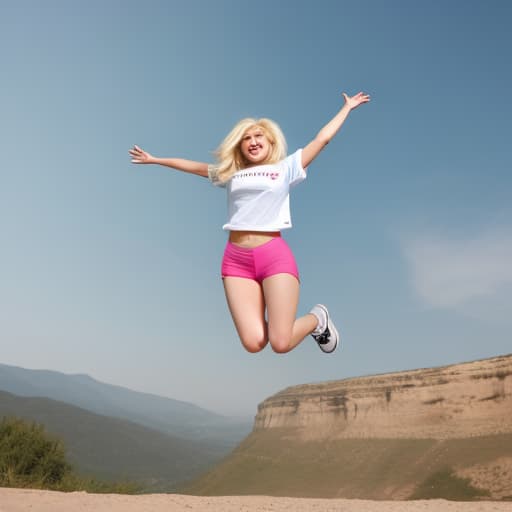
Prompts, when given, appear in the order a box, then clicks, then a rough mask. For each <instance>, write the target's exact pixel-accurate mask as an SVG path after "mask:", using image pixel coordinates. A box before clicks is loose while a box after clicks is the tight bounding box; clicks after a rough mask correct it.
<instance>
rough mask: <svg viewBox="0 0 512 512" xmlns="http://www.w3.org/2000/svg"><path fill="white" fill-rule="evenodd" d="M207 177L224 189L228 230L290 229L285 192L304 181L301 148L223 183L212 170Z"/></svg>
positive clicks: (288, 207) (288, 205) (225, 225)
mask: <svg viewBox="0 0 512 512" xmlns="http://www.w3.org/2000/svg"><path fill="white" fill-rule="evenodd" d="M208 177H209V178H210V180H211V182H212V183H213V184H214V185H217V186H223V187H226V189H227V199H228V222H227V223H226V224H224V226H222V229H225V230H230V231H280V230H281V229H286V228H291V227H292V221H291V217H290V196H289V190H290V188H291V187H293V186H295V185H297V184H298V183H300V182H301V181H304V180H305V179H306V171H305V170H304V169H303V168H302V149H299V150H298V151H296V152H295V153H293V154H292V155H289V156H287V157H286V158H285V159H284V160H281V161H280V162H277V163H275V164H265V165H258V166H255V167H249V168H248V169H242V170H240V171H237V172H236V173H235V174H233V176H232V177H231V179H230V180H229V181H228V182H226V183H220V182H219V181H218V180H217V176H216V173H215V167H210V168H209V169H208Z"/></svg>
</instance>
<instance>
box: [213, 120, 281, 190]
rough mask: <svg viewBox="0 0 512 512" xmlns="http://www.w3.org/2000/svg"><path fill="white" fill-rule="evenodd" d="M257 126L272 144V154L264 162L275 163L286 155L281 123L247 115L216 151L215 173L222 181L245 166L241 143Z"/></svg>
mask: <svg viewBox="0 0 512 512" xmlns="http://www.w3.org/2000/svg"><path fill="white" fill-rule="evenodd" d="M256 127H257V128H261V130H262V131H263V133H264V134H265V137H267V139H268V141H269V142H270V144H271V151H270V154H269V156H268V158H267V159H266V160H265V162H264V163H266V164H273V163H276V162H279V161H280V160H283V158H285V157H286V150H287V148H286V139H285V137H284V135H283V132H282V131H281V128H280V127H279V125H278V124H277V123H276V122H275V121H272V120H271V119H267V118H262V119H253V118H252V117H247V118H245V119H242V120H241V121H238V123H237V124H236V125H235V126H234V127H233V129H232V130H231V131H230V132H229V133H228V134H227V136H226V138H225V139H224V140H223V141H222V142H221V144H220V146H219V147H218V148H217V150H216V151H215V153H214V154H215V156H216V158H217V162H218V163H217V165H215V171H216V173H215V174H216V179H217V180H218V181H219V182H220V183H225V182H226V181H228V180H229V179H230V178H231V176H233V174H235V172H237V171H239V170H240V169H243V168H244V167H245V160H244V158H243V155H242V151H241V150H240V143H241V142H242V138H243V136H244V135H245V133H246V132H247V131H248V130H250V129H251V128H256Z"/></svg>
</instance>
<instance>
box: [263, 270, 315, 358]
mask: <svg viewBox="0 0 512 512" xmlns="http://www.w3.org/2000/svg"><path fill="white" fill-rule="evenodd" d="M262 285H263V293H264V296H265V303H266V306H267V317H268V337H269V341H270V345H271V346H272V349H273V350H274V352H278V353H285V352H289V351H290V350H292V349H293V348H295V347H296V346H297V345H298V344H299V343H300V342H301V341H302V340H303V339H304V338H305V337H306V336H307V335H308V334H311V333H312V332H313V330H314V329H315V327H316V326H317V324H318V320H317V318H316V317H315V316H314V315H312V314H307V315H304V316H302V317H300V318H297V319H296V318H295V316H296V314H297V305H298V303H299V288H300V285H299V281H298V280H297V279H296V278H295V276H292V275H291V274H276V275H273V276H270V277H267V278H266V279H264V280H263V283H262Z"/></svg>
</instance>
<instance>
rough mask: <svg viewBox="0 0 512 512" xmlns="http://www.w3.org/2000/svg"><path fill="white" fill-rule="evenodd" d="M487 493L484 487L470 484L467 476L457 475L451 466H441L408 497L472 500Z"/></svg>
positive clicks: (417, 498) (485, 495)
mask: <svg viewBox="0 0 512 512" xmlns="http://www.w3.org/2000/svg"><path fill="white" fill-rule="evenodd" d="M489 495H490V493H489V491H487V490H486V489H478V488H476V487H474V486H472V485H471V482H470V480H469V478H460V477H458V476H457V475H456V474H455V473H454V471H453V469H452V468H443V469H441V470H439V471H436V472H435V473H432V474H431V475H430V476H429V477H428V478H427V479H426V480H425V481H424V482H423V483H422V484H421V485H420V486H419V487H418V488H417V489H416V491H415V492H414V493H413V495H412V496H411V497H410V498H409V499H412V500H428V499H445V500H454V501H473V500H476V499H479V498H482V497H488V496H489Z"/></svg>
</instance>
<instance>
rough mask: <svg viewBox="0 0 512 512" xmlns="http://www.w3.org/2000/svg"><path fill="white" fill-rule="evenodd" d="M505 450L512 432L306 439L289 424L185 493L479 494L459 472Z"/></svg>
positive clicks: (262, 435) (241, 450)
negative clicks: (456, 436) (461, 436)
mask: <svg viewBox="0 0 512 512" xmlns="http://www.w3.org/2000/svg"><path fill="white" fill-rule="evenodd" d="M500 457H512V434H503V435H495V436H486V437H474V438H468V439H447V440H435V439H340V440H332V441H322V442H319V441H318V442H306V441H299V440H295V439H294V433H293V432H290V429H271V430H261V431H256V432H253V433H252V434H251V435H250V436H249V437H248V438H247V439H246V440H245V441H244V442H243V443H242V444H241V445H240V446H239V447H238V448H237V449H236V450H235V451H234V452H233V453H232V455H231V456H230V457H228V458H226V459H225V460H224V461H223V462H222V463H221V464H219V465H218V466H216V467H215V468H214V469H213V470H211V471H210V472H208V473H206V474H205V475H203V476H202V477H201V478H199V479H198V480H196V481H195V482H193V483H192V484H190V485H188V486H187V487H186V489H181V492H183V491H184V492H186V493H190V494H196V495H251V494H254V495H258V494H259V495H271V496H291V497H311V498H364V499H378V500H380V499H407V498H412V497H414V498H423V497H424V498H435V497H443V498H446V499H472V498H477V497H478V495H479V493H480V494H481V493H482V492H483V494H486V491H485V490H480V491H479V490H478V489H474V488H472V487H471V485H470V484H469V483H468V482H466V481H464V480H463V479H460V478H457V477H456V476H455V473H454V471H455V470H458V469H461V468H465V467H468V466H472V465H474V464H477V463H480V464H481V463H487V462H491V461H493V460H497V459H499V458H500ZM438 477H442V480H443V482H444V487H442V486H439V487H438V488H432V485H433V484H432V485H430V484H429V482H436V481H437V480H436V478H438ZM496 478H500V476H499V475H497V477H496ZM502 478H510V475H508V476H507V475H504V476H502ZM438 479H439V478H438ZM429 493H430V494H429Z"/></svg>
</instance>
